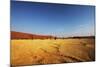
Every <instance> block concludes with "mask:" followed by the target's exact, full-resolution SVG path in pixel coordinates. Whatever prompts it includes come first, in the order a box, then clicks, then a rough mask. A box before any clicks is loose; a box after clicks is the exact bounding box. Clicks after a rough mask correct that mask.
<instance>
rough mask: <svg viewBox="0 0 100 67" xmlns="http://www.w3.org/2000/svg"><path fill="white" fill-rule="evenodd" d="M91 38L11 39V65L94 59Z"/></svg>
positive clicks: (92, 40)
mask: <svg viewBox="0 0 100 67" xmlns="http://www.w3.org/2000/svg"><path fill="white" fill-rule="evenodd" d="M94 49H95V47H94V39H93V38H91V39H90V38H85V39H84V38H83V39H82V38H81V39H77V38H75V39H74V38H73V39H72V38H71V39H56V40H55V39H44V40H40V39H36V40H35V39H34V40H21V39H19V40H11V65H13V66H20V65H36V64H54V63H69V62H83V61H94V60H95V58H94V56H95V51H94Z"/></svg>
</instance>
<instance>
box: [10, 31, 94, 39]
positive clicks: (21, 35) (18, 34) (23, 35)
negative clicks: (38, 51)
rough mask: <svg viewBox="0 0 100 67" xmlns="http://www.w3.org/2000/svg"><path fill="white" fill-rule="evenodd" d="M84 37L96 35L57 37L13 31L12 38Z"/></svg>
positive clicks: (54, 37)
mask: <svg viewBox="0 0 100 67" xmlns="http://www.w3.org/2000/svg"><path fill="white" fill-rule="evenodd" d="M73 38H74V39H77V38H78V39H82V38H95V36H74V37H56V36H51V35H38V34H30V33H23V32H16V31H11V39H73Z"/></svg>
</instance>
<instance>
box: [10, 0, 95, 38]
mask: <svg viewBox="0 0 100 67" xmlns="http://www.w3.org/2000/svg"><path fill="white" fill-rule="evenodd" d="M94 24H95V7H94V6H85V5H84V6H83V5H68V4H50V3H39V2H23V1H11V30H12V31H19V32H26V33H32V34H43V35H54V36H59V37H65V36H66V37H67V36H89V35H94Z"/></svg>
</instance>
